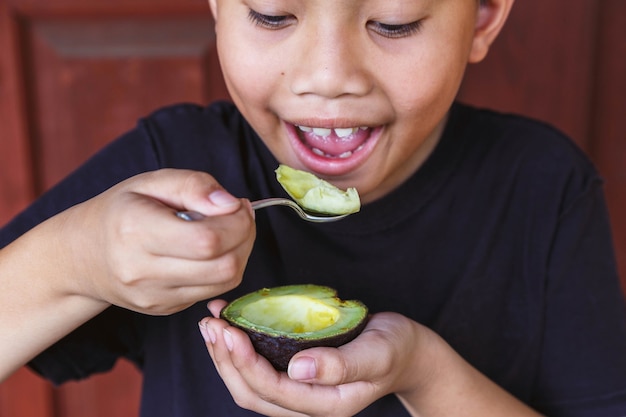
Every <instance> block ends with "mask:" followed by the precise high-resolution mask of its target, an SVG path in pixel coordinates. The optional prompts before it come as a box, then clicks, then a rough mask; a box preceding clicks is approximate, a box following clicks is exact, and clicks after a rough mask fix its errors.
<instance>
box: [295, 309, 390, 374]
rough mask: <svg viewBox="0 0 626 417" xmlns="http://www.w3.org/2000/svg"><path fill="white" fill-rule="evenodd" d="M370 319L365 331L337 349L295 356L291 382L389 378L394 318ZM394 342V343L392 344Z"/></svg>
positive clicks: (311, 350) (319, 350)
mask: <svg viewBox="0 0 626 417" xmlns="http://www.w3.org/2000/svg"><path fill="white" fill-rule="evenodd" d="M386 316H387V314H385V313H383V314H378V315H374V316H372V318H371V319H370V321H369V323H368V325H367V326H366V328H365V330H364V331H363V332H362V333H361V334H360V335H359V336H358V337H357V338H356V339H354V340H353V341H351V342H349V343H347V344H345V345H343V346H341V347H339V348H324V347H322V348H312V349H307V350H303V351H301V352H298V353H297V354H296V355H294V357H293V358H292V359H291V361H290V363H289V368H288V370H287V372H288V374H289V377H290V378H291V379H294V380H298V381H302V382H308V383H315V384H320V385H332V386H336V385H342V384H347V383H350V382H356V381H377V380H380V379H382V378H384V377H385V376H386V375H389V372H391V371H392V368H393V367H394V364H395V362H396V360H397V359H398V358H396V357H395V356H397V355H396V352H397V351H396V347H395V346H394V344H396V343H398V340H397V338H396V337H395V335H394V333H396V332H395V331H396V330H397V326H395V325H394V324H392V322H393V318H392V317H393V316H395V314H389V316H387V317H386ZM394 339H395V340H394Z"/></svg>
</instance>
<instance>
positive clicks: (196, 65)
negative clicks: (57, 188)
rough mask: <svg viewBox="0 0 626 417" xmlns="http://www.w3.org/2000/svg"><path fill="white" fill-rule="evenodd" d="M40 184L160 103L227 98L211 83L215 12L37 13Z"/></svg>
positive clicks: (32, 31)
mask: <svg viewBox="0 0 626 417" xmlns="http://www.w3.org/2000/svg"><path fill="white" fill-rule="evenodd" d="M24 27H25V28H26V29H27V32H26V38H27V39H28V46H29V48H28V51H29V53H30V56H29V57H28V59H29V60H30V61H31V62H32V67H33V68H37V71H33V72H32V73H30V74H29V80H28V81H29V82H28V84H29V85H30V86H32V91H31V92H30V93H31V103H32V104H33V107H34V112H33V114H32V117H33V119H34V120H33V125H34V126H37V128H38V130H37V132H36V142H35V144H34V147H35V150H36V153H35V155H36V157H37V158H38V166H39V169H40V171H39V175H40V178H39V179H40V187H41V188H42V189H47V188H49V187H50V186H51V185H53V184H54V183H56V182H58V181H59V180H60V179H61V178H63V177H64V176H65V175H67V174H68V172H69V170H71V169H72V168H73V167H74V166H75V165H76V164H78V163H79V162H81V161H84V160H85V159H86V158H87V157H88V156H89V155H91V154H92V153H94V152H95V151H96V150H98V149H100V148H101V147H102V146H103V145H105V144H106V143H107V142H109V141H110V140H111V139H112V138H115V137H117V136H119V135H120V134H122V133H123V132H125V131H127V130H128V129H130V128H132V127H133V126H134V125H135V123H136V120H137V119H138V118H140V117H142V116H144V115H146V114H148V113H149V112H151V111H153V110H154V109H155V108H157V107H159V106H162V105H166V104H171V103H174V102H180V101H190V102H198V103H199V102H205V101H207V100H209V99H214V98H217V97H221V96H223V95H224V94H222V91H219V90H218V91H210V90H209V89H208V88H209V87H213V86H211V85H208V83H207V82H205V78H206V76H207V74H209V71H208V69H207V65H215V64H214V63H213V62H212V61H210V60H209V57H211V56H214V53H212V50H213V49H214V48H213V45H214V31H213V26H212V24H211V21H210V20H208V17H207V16H200V17H196V16H186V17H178V18H166V17H159V18H151V19H145V18H144V19H142V18H128V17H123V18H107V19H95V18H93V17H89V18H84V17H80V18H76V17H65V18H52V19H47V18H37V19H33V20H31V21H28V22H25V23H24Z"/></svg>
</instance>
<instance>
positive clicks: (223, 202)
mask: <svg viewBox="0 0 626 417" xmlns="http://www.w3.org/2000/svg"><path fill="white" fill-rule="evenodd" d="M209 200H211V202H212V203H213V204H215V205H216V206H220V207H227V206H234V205H235V204H239V200H238V199H237V198H235V197H234V196H233V195H232V194H229V193H227V192H226V191H224V190H217V191H213V192H212V193H211V194H209Z"/></svg>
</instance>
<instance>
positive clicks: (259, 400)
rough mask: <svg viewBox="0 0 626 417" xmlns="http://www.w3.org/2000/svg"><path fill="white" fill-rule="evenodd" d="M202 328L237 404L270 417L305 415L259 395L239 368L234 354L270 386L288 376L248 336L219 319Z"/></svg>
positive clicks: (219, 371)
mask: <svg viewBox="0 0 626 417" xmlns="http://www.w3.org/2000/svg"><path fill="white" fill-rule="evenodd" d="M199 326H200V331H201V333H202V335H203V337H204V339H205V341H206V346H207V350H208V351H209V355H210V356H211V359H212V360H213V362H214V363H215V367H216V369H217V371H218V373H219V375H220V377H221V378H222V380H223V381H224V383H225V384H226V386H227V388H228V390H229V391H230V393H231V395H232V397H233V400H234V401H235V403H237V405H239V406H240V407H242V408H245V409H248V410H254V411H256V412H257V413H260V414H262V415H267V416H274V417H298V416H303V414H300V413H297V412H294V411H292V410H288V409H285V408H283V407H281V406H280V405H277V404H275V403H274V402H273V401H272V398H270V397H268V396H266V395H264V394H261V395H259V394H258V393H257V392H256V391H255V390H254V388H253V387H252V386H251V385H250V384H249V381H248V380H247V379H246V378H245V377H244V376H243V375H242V374H241V373H240V372H239V370H238V368H237V367H235V365H234V364H233V361H232V358H231V355H232V354H233V352H235V351H236V353H234V355H235V356H237V357H238V358H239V360H240V361H241V362H242V363H245V364H246V365H244V367H248V368H253V369H255V370H256V375H257V377H258V378H259V379H260V380H264V381H265V386H266V387H270V386H272V387H273V386H275V385H277V384H279V383H280V380H281V378H282V379H284V378H285V376H284V374H282V376H281V374H279V373H278V372H276V371H275V370H274V368H272V366H271V365H270V364H269V362H267V361H266V360H265V359H264V358H262V357H261V356H259V355H258V354H257V353H256V352H255V351H254V348H253V347H252V344H251V343H250V339H248V337H247V336H246V335H245V333H243V332H241V331H240V330H238V329H236V328H233V327H231V326H229V325H228V324H227V323H226V322H225V321H223V320H219V319H212V318H205V319H203V320H202V321H201V322H200V324H199Z"/></svg>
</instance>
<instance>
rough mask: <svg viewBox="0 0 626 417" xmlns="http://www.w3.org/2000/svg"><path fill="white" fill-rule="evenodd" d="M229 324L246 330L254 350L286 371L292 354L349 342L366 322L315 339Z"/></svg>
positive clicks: (278, 368)
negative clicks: (272, 333)
mask: <svg viewBox="0 0 626 417" xmlns="http://www.w3.org/2000/svg"><path fill="white" fill-rule="evenodd" d="M231 324H232V325H233V326H235V327H238V328H240V329H241V330H243V331H244V332H246V334H247V335H248V336H249V337H250V340H251V341H252V346H254V350H256V351H257V353H258V354H259V355H261V356H263V357H265V358H266V359H267V360H268V361H269V362H270V363H271V364H272V366H273V367H274V369H276V370H277V371H281V372H286V371H287V366H288V365H289V361H290V360H291V358H292V357H293V355H295V354H296V353H298V352H300V351H301V350H305V349H310V348H314V347H339V346H341V345H345V344H346V343H348V342H351V341H352V340H354V339H355V338H356V337H357V336H358V335H359V334H361V332H362V331H363V329H364V328H365V325H366V324H367V319H365V320H363V321H361V323H360V324H359V325H358V326H356V327H354V328H352V329H350V330H349V331H347V332H344V333H341V334H338V335H335V336H332V337H327V338H324V339H317V340H306V339H294V338H291V337H284V336H268V335H266V334H263V333H258V332H255V331H254V330H251V329H247V328H245V327H242V326H238V325H237V324H235V323H231Z"/></svg>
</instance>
